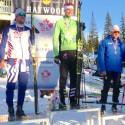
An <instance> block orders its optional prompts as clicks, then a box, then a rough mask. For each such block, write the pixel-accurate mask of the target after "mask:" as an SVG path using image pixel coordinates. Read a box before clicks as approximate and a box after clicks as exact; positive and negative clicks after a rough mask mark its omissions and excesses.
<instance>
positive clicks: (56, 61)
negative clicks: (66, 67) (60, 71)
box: [54, 56, 61, 64]
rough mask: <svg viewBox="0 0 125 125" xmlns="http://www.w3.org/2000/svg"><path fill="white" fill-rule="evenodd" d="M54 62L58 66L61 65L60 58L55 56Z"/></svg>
mask: <svg viewBox="0 0 125 125" xmlns="http://www.w3.org/2000/svg"><path fill="white" fill-rule="evenodd" d="M54 61H55V63H56V64H60V63H61V61H60V58H59V56H55V58H54Z"/></svg>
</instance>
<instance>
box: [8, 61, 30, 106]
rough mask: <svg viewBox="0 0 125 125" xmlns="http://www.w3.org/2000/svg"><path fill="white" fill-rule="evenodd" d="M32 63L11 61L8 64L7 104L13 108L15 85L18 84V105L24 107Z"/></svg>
mask: <svg viewBox="0 0 125 125" xmlns="http://www.w3.org/2000/svg"><path fill="white" fill-rule="evenodd" d="M29 65H30V61H29V60H25V61H22V60H20V59H9V60H8V64H7V86H6V103H7V105H8V106H13V98H14V90H15V85H16V83H17V82H18V97H17V98H18V99H17V105H19V106H23V103H24V98H25V91H26V89H27V83H28V76H29Z"/></svg>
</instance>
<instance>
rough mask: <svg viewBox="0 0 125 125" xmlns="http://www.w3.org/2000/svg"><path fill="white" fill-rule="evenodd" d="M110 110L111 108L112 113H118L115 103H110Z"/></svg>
mask: <svg viewBox="0 0 125 125" xmlns="http://www.w3.org/2000/svg"><path fill="white" fill-rule="evenodd" d="M111 110H112V113H113V114H116V115H117V114H119V111H118V109H117V107H116V105H112V109H111Z"/></svg>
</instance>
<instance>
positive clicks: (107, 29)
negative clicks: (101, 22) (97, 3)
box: [104, 12, 112, 38]
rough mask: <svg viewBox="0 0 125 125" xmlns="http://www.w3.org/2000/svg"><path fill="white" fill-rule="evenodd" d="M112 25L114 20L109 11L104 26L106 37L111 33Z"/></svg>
mask: <svg viewBox="0 0 125 125" xmlns="http://www.w3.org/2000/svg"><path fill="white" fill-rule="evenodd" d="M111 27H112V20H111V17H110V14H109V12H107V15H106V21H105V26H104V38H105V37H106V36H107V35H109V34H110V30H111Z"/></svg>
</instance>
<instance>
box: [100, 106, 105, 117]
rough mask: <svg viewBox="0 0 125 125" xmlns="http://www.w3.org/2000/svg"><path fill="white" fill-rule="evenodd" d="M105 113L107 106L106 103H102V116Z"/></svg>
mask: <svg viewBox="0 0 125 125" xmlns="http://www.w3.org/2000/svg"><path fill="white" fill-rule="evenodd" d="M105 113H106V107H105V105H102V107H101V116H102V117H103V116H105Z"/></svg>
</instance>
